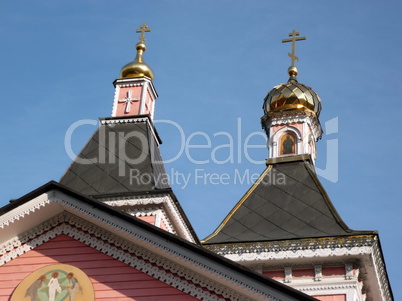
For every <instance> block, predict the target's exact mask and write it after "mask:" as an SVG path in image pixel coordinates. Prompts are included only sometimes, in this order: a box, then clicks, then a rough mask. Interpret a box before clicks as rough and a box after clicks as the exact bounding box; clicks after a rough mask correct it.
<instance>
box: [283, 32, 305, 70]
mask: <svg viewBox="0 0 402 301" xmlns="http://www.w3.org/2000/svg"><path fill="white" fill-rule="evenodd" d="M298 35H300V33H299V32H297V31H296V30H295V29H293V31H292V32H291V33H289V37H291V38H290V39H283V40H282V43H287V42H292V53H288V56H289V57H290V58H291V60H292V67H295V61H298V60H299V58H298V57H297V56H296V41H302V40H305V39H306V37H298V38H297V36H298Z"/></svg>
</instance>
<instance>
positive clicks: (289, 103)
mask: <svg viewBox="0 0 402 301" xmlns="http://www.w3.org/2000/svg"><path fill="white" fill-rule="evenodd" d="M288 73H289V76H290V78H289V81H288V82H287V83H284V84H281V85H279V86H276V87H274V88H273V89H272V90H271V91H270V92H268V94H267V96H266V97H265V99H264V105H263V109H264V113H265V114H267V113H269V112H280V111H288V110H307V111H310V112H313V113H315V114H316V116H317V117H318V116H319V115H320V112H321V99H320V97H319V96H318V95H317V93H316V92H314V90H313V89H311V88H310V87H308V86H305V85H303V84H300V83H299V82H298V81H297V79H296V75H297V73H298V70H297V68H296V67H295V66H292V67H290V68H289V69H288Z"/></svg>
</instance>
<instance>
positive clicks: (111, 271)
mask: <svg viewBox="0 0 402 301" xmlns="http://www.w3.org/2000/svg"><path fill="white" fill-rule="evenodd" d="M60 263H62V264H70V265H73V266H75V267H77V268H79V269H81V270H82V271H83V272H84V273H86V274H87V275H88V277H89V278H90V279H91V281H92V284H93V286H94V290H95V299H96V301H102V300H104V301H105V300H109V301H110V300H113V301H123V300H124V301H127V300H137V301H152V300H164V301H187V300H197V299H196V298H194V297H192V296H189V295H186V294H185V293H183V292H181V291H180V290H178V289H176V288H174V287H172V286H170V285H168V284H166V283H164V282H161V281H159V280H157V279H155V278H153V277H151V276H149V275H147V274H145V273H143V272H141V271H139V270H137V269H135V268H132V267H130V266H128V265H126V264H124V263H122V262H120V261H118V260H116V259H114V258H112V257H110V256H108V255H105V254H103V253H101V252H99V251H97V250H95V249H93V248H91V247H89V246H87V245H85V244H83V243H81V242H79V241H76V240H74V239H72V238H70V237H68V236H66V235H60V236H58V237H56V238H54V239H52V240H50V241H48V242H46V243H44V244H43V245H41V246H39V247H37V248H35V249H33V250H31V251H29V252H27V253H25V254H23V255H21V256H20V257H18V258H16V259H14V260H12V261H10V262H8V263H6V264H5V265H3V266H0V301H8V300H9V299H10V297H11V295H12V293H13V290H14V289H15V288H16V287H17V286H18V284H19V283H20V282H21V281H22V280H23V279H24V278H25V277H26V276H28V275H29V274H30V273H32V272H34V271H35V270H37V269H39V268H42V267H44V266H47V265H51V264H60Z"/></svg>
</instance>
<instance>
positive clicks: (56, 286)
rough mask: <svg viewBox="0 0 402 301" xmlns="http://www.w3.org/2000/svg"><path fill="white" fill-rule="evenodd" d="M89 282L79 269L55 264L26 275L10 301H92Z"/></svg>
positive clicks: (91, 288) (91, 287)
mask: <svg viewBox="0 0 402 301" xmlns="http://www.w3.org/2000/svg"><path fill="white" fill-rule="evenodd" d="M93 300H95V298H94V290H93V286H92V282H91V280H90V279H89V278H88V276H87V275H86V274H85V273H84V272H83V271H82V270H80V269H78V268H76V267H74V266H71V265H67V264H56V265H50V266H46V267H44V268H41V269H39V270H37V271H35V272H33V273H31V274H30V275H28V276H27V277H26V278H25V279H24V280H22V281H21V283H20V284H19V285H18V287H17V288H16V290H15V291H14V293H13V295H12V296H11V301H93Z"/></svg>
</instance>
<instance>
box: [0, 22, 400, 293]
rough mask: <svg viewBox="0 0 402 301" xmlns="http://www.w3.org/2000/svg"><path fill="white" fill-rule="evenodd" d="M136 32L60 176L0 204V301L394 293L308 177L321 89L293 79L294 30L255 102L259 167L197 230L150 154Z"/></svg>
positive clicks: (370, 252) (154, 136) (374, 253)
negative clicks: (263, 142)
mask: <svg viewBox="0 0 402 301" xmlns="http://www.w3.org/2000/svg"><path fill="white" fill-rule="evenodd" d="M148 31H150V30H149V28H148V27H147V26H146V25H145V24H144V25H142V26H141V27H140V29H139V30H137V32H139V33H140V37H139V39H140V42H139V43H138V44H137V45H136V50H137V55H136V57H135V59H134V60H133V61H132V62H130V63H128V64H127V65H125V66H124V67H123V68H122V70H121V74H120V77H119V78H118V79H116V80H115V81H114V86H115V95H114V100H113V108H112V116H111V117H106V118H101V119H100V120H101V125H100V126H99V128H98V130H97V131H96V132H95V133H94V134H93V136H92V137H91V138H90V139H89V141H88V142H87V144H86V145H85V146H84V148H83V149H82V151H81V152H80V154H79V155H78V156H77V158H76V159H75V160H74V161H73V162H72V163H71V165H70V166H69V167H68V168H67V170H66V172H65V173H64V175H63V176H62V177H61V179H60V181H59V182H55V181H51V182H49V183H47V184H45V185H43V186H41V187H39V188H37V189H36V190H34V191H32V192H30V193H28V194H26V195H24V196H22V197H20V198H19V199H16V200H12V201H10V203H9V204H8V205H6V206H4V207H3V208H0V301H10V300H11V301H64V300H66V301H67V300H68V301H92V300H105V301H106V300H115V301H123V300H124V301H126V300H137V301H151V300H163V301H169V300H172V301H173V300H174V301H176V300H206V301H210V300H244V301H245V300H322V301H340V300H343V301H362V300H372V301H378V300H384V301H388V300H393V296H392V291H391V288H390V284H389V281H388V275H387V272H386V268H385V262H384V258H383V255H382V251H381V245H380V241H379V236H378V233H377V232H376V231H355V230H351V229H349V228H348V227H347V226H346V224H345V223H344V222H343V221H342V219H341V218H340V216H339V215H338V213H337V212H336V210H335V208H334V206H333V205H332V203H331V201H330V199H329V197H328V195H327V194H326V192H325V190H324V188H323V187H322V185H321V184H320V182H319V180H318V177H317V175H316V172H315V168H314V159H315V156H316V147H315V144H316V142H317V140H318V139H319V138H320V137H321V134H322V129H321V125H320V122H319V114H320V111H321V100H320V98H319V97H318V95H317V94H316V93H315V92H314V91H313V90H312V89H311V88H310V87H308V86H305V85H303V84H301V83H299V82H298V81H297V72H298V71H297V68H296V67H295V65H294V61H295V60H297V57H296V56H295V42H296V41H297V40H300V39H302V38H300V37H298V35H299V34H298V33H297V32H296V31H293V32H292V33H291V34H290V35H289V36H290V39H287V40H284V41H289V42H292V46H293V47H292V53H291V54H289V56H290V57H291V58H292V66H291V67H290V68H289V76H290V78H289V80H288V82H286V83H284V84H281V85H279V86H276V87H275V88H274V89H272V90H271V91H270V92H269V93H268V95H267V96H266V98H265V101H264V106H263V109H264V116H263V117H262V125H263V128H264V129H265V131H266V133H267V136H268V141H269V153H270V158H269V159H267V168H266V170H265V171H264V172H263V173H262V174H261V176H260V178H259V179H258V180H257V181H256V182H255V183H254V184H253V185H252V187H251V188H250V189H249V190H248V191H247V192H246V193H245V195H244V196H243V197H242V198H241V199H240V201H239V202H238V203H237V204H236V205H235V207H234V208H233V209H232V210H231V212H229V214H228V215H227V216H226V218H225V219H224V220H223V221H222V223H221V224H220V225H219V227H218V228H217V229H216V230H215V231H214V232H213V233H212V234H211V235H209V236H208V237H206V238H205V239H203V240H202V241H200V240H199V239H198V237H197V235H196V233H195V232H194V229H193V228H192V226H191V224H190V222H189V220H188V219H187V217H186V215H185V213H184V212H183V210H182V208H181V206H180V203H179V201H178V200H177V198H176V196H175V194H174V192H173V191H172V189H171V187H170V185H169V181H168V177H167V174H166V171H165V168H164V164H163V161H162V159H161V155H160V152H159V144H160V143H161V140H160V138H159V136H158V133H157V131H156V129H155V127H154V125H153V122H152V120H153V115H154V114H153V113H154V110H155V101H156V99H157V97H158V94H157V92H156V90H155V87H154V84H153V78H154V74H153V71H152V69H151V68H150V67H149V66H148V65H147V64H146V63H145V62H144V60H143V54H144V52H145V50H146V46H145V43H144V41H145V38H144V34H145V33H146V32H148ZM273 174H277V175H281V179H283V181H281V182H275V181H272V180H271V179H272V178H273V177H271V176H272V175H273ZM133 175H135V177H133ZM133 178H134V179H135V180H133ZM276 178H278V177H276ZM139 179H140V180H139ZM239 197H240V196H239Z"/></svg>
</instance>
